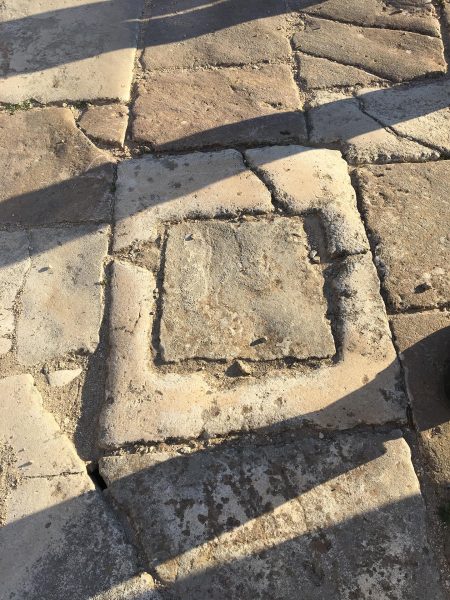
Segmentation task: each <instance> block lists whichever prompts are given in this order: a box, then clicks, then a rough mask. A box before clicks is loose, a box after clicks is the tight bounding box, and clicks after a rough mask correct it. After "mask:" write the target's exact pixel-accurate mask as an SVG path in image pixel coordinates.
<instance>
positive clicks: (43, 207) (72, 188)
mask: <svg viewBox="0 0 450 600" xmlns="http://www.w3.org/2000/svg"><path fill="white" fill-rule="evenodd" d="M0 87H1V85H0ZM0 135H1V137H2V144H1V147H0V170H1V172H2V186H1V189H0V223H1V224H3V225H4V224H7V223H15V224H21V225H30V226H36V225H47V224H50V223H59V222H66V221H70V222H82V221H106V220H109V218H110V206H109V203H110V199H109V194H110V189H111V185H112V181H113V166H114V164H113V161H112V159H111V157H110V156H109V155H108V154H106V153H105V152H101V151H100V150H98V149H97V148H96V147H95V146H94V145H93V144H92V143H91V142H90V141H89V140H88V138H87V137H86V136H85V135H83V133H82V132H81V131H80V130H79V129H78V128H77V126H76V124H75V120H74V117H73V114H72V112H71V111H70V110H69V109H67V108H55V107H53V108H45V109H36V110H19V111H16V112H15V113H14V114H10V113H9V112H1V113H0Z"/></svg>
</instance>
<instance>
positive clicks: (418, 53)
mask: <svg viewBox="0 0 450 600" xmlns="http://www.w3.org/2000/svg"><path fill="white" fill-rule="evenodd" d="M293 44H294V48H295V49H296V50H300V51H303V52H307V53H308V54H312V55H314V56H320V57H322V58H329V59H331V60H335V61H337V62H342V63H344V64H350V65H353V66H355V67H360V68H362V69H365V70H367V71H369V72H370V73H373V74H374V75H377V76H378V77H383V78H386V79H389V80H391V81H395V82H400V81H408V80H411V79H415V78H417V77H421V76H423V75H428V74H437V73H445V69H446V66H445V60H444V48H443V45H442V42H441V40H440V39H438V38H435V37H430V36H425V35H421V34H417V33H409V32H404V31H394V30H388V29H378V28H369V27H356V26H354V25H346V24H343V23H337V22H333V21H328V20H325V19H316V18H314V17H307V18H306V19H305V20H304V23H303V28H302V30H301V31H300V32H299V33H297V34H295V35H294V38H293Z"/></svg>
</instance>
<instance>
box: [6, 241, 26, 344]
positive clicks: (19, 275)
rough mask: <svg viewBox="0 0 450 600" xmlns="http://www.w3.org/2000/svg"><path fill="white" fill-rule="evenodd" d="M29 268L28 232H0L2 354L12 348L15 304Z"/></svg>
mask: <svg viewBox="0 0 450 600" xmlns="http://www.w3.org/2000/svg"><path fill="white" fill-rule="evenodd" d="M29 267H30V257H29V250H28V236H27V234H26V232H25V231H2V232H0V354H6V353H7V352H9V350H10V349H11V347H12V337H13V335H14V312H13V309H14V304H15V300H16V297H17V294H18V292H19V290H20V288H21V286H22V284H23V279H24V277H25V274H26V272H27V270H28V269H29Z"/></svg>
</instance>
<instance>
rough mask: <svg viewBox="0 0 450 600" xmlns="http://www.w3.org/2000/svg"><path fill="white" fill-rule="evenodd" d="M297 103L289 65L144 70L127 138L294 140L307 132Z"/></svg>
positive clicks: (196, 142)
mask: <svg viewBox="0 0 450 600" xmlns="http://www.w3.org/2000/svg"><path fill="white" fill-rule="evenodd" d="M275 81H276V85H274V82H275ZM301 109H302V101H301V99H300V97H299V93H298V90H297V86H296V85H295V82H294V79H293V77H292V73H291V69H290V66H289V65H284V64H278V65H264V66H261V67H256V68H242V69H235V68H227V69H218V70H211V71H208V70H199V71H172V72H159V73H148V74H147V75H146V76H145V78H144V79H143V80H142V81H141V82H140V83H139V85H138V90H137V99H136V102H135V104H134V107H133V113H134V116H135V119H134V122H133V138H134V140H135V141H137V142H144V143H147V144H149V145H151V146H152V147H154V148H155V149H157V150H169V149H176V150H182V149H191V148H199V147H206V146H233V145H235V144H244V145H248V144H264V143H277V142H290V141H291V142H292V141H293V142H298V141H302V140H304V139H306V137H307V135H306V126H305V119H304V116H303V114H302V113H301V112H299V111H301Z"/></svg>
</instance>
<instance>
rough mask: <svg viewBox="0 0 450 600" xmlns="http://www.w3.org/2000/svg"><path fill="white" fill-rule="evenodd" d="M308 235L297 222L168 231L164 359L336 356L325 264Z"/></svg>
mask: <svg viewBox="0 0 450 600" xmlns="http://www.w3.org/2000/svg"><path fill="white" fill-rule="evenodd" d="M305 230H306V231H307V224H306V223H305V221H304V220H302V219H295V218H294V219H289V218H275V219H269V220H259V221H247V222H243V223H230V222H224V221H202V222H198V223H181V224H179V225H173V226H171V227H169V229H168V240H167V245H166V251H165V260H164V281H163V289H162V317H161V329H160V342H161V354H162V358H163V360H165V361H169V362H170V361H175V362H177V361H180V360H184V359H187V358H207V359H210V360H223V359H228V360H230V359H233V358H247V359H251V360H273V359H276V358H283V357H295V358H297V359H307V358H326V357H331V356H333V355H334V353H335V346H334V340H333V336H332V333H331V328H330V323H329V321H328V319H327V318H326V314H327V310H328V306H327V301H326V298H325V296H324V293H323V287H324V285H325V282H324V278H323V273H322V266H321V265H320V264H315V263H314V262H313V261H312V260H311V259H310V257H309V255H308V254H309V244H308V237H307V233H306V231H305Z"/></svg>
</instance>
